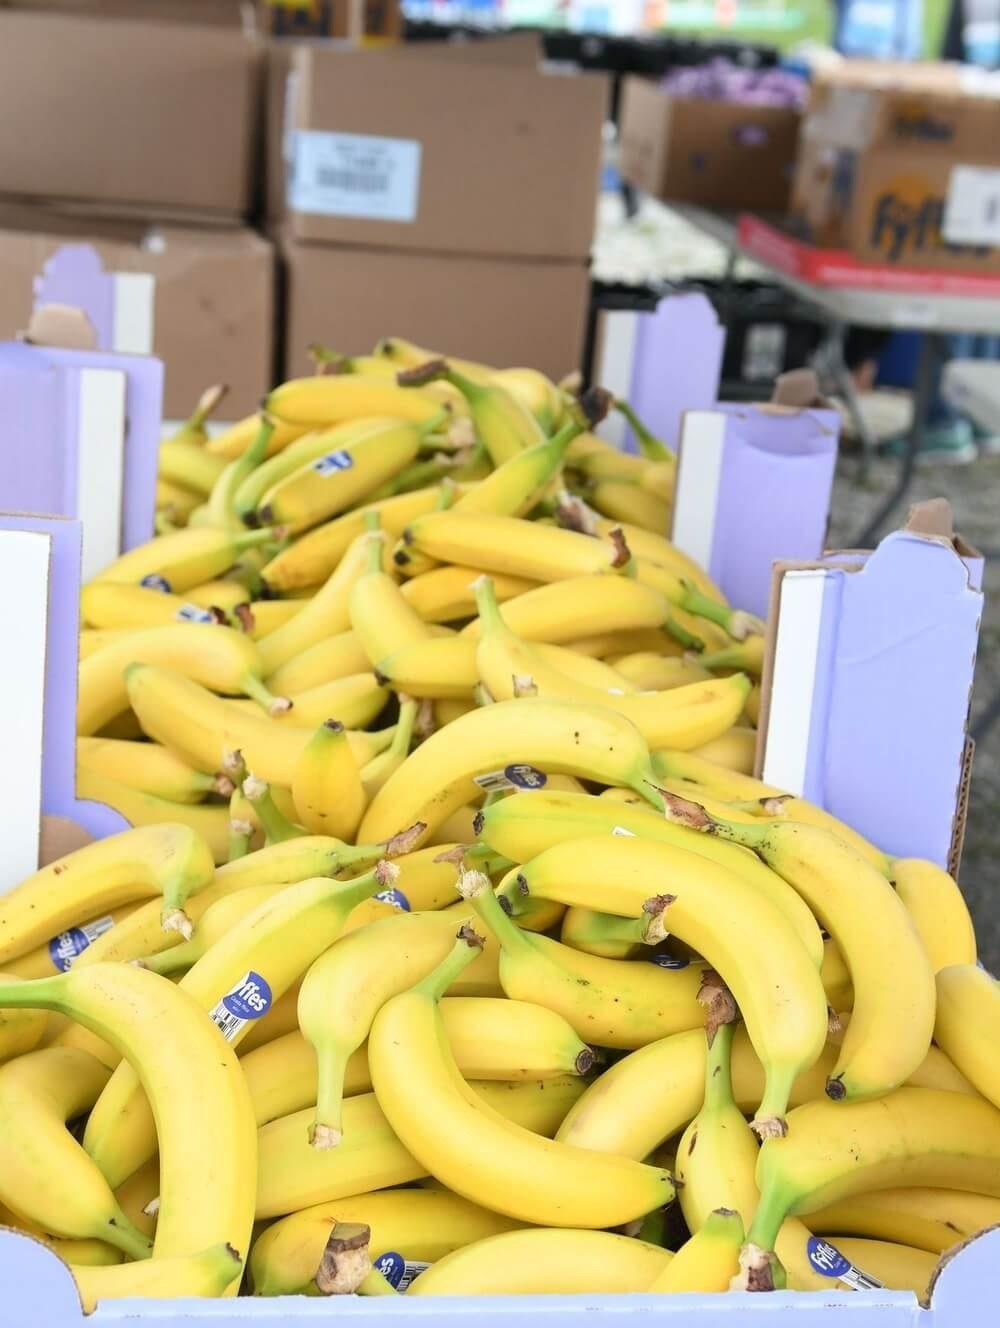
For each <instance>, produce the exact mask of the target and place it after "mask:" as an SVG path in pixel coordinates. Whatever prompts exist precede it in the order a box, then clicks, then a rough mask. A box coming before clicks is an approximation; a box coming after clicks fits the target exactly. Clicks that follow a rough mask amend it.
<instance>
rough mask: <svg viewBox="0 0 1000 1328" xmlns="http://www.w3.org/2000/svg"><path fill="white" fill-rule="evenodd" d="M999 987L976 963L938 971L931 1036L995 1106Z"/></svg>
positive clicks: (999, 1078) (999, 1085) (998, 1100)
mask: <svg viewBox="0 0 1000 1328" xmlns="http://www.w3.org/2000/svg"><path fill="white" fill-rule="evenodd" d="M998 1036H1000V988H998V986H997V984H996V982H995V981H994V979H993V978H991V977H990V975H989V974H988V973H987V972H985V971H984V970H983V969H981V968H978V967H977V966H976V965H975V964H955V965H953V966H952V967H951V968H943V969H941V971H940V972H939V973H938V975H937V1018H936V1022H935V1024H934V1040H935V1042H936V1043H937V1044H938V1046H939V1047H940V1048H941V1049H942V1050H943V1051H944V1052H945V1053H946V1054H947V1056H948V1057H949V1058H950V1059H951V1060H952V1061H953V1062H954V1064H955V1065H956V1066H957V1068H958V1069H959V1070H960V1071H961V1072H962V1074H964V1075H965V1077H966V1078H967V1079H968V1080H970V1082H971V1083H973V1084H974V1085H975V1087H976V1088H977V1089H978V1090H979V1092H980V1093H982V1095H983V1097H985V1098H987V1099H988V1100H989V1101H990V1102H992V1103H993V1105H994V1106H998V1105H1000V1073H998V1070H997V1065H996V1047H997V1037H998Z"/></svg>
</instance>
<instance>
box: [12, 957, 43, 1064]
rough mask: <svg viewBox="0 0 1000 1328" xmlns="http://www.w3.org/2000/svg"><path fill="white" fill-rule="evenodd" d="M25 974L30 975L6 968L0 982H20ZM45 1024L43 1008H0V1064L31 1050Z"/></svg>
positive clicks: (36, 1043)
mask: <svg viewBox="0 0 1000 1328" xmlns="http://www.w3.org/2000/svg"><path fill="white" fill-rule="evenodd" d="M15 962H16V961H15ZM27 976H32V975H29V974H24V975H22V974H19V973H14V972H11V971H10V970H9V969H8V970H6V971H5V972H3V973H0V983H8V982H21V981H23V980H24V978H25V977H27ZM47 1024H48V1015H47V1014H46V1013H45V1011H44V1010H30V1009H29V1010H21V1009H17V1010H4V1009H0V1065H2V1064H3V1063H4V1062H5V1061H11V1060H14V1059H15V1058H16V1057H18V1056H23V1055H24V1054H25V1053H26V1052H29V1051H33V1050H34V1049H35V1047H37V1046H38V1044H39V1042H41V1040H42V1038H43V1037H44V1036H45V1032H46V1027H47Z"/></svg>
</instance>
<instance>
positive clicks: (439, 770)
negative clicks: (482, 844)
mask: <svg viewBox="0 0 1000 1328" xmlns="http://www.w3.org/2000/svg"><path fill="white" fill-rule="evenodd" d="M133 704H134V702H133ZM514 753H516V758H515V760H514V761H512V760H511V757H512V755H513V754H514ZM536 766H537V767H538V768H539V769H540V770H542V771H552V772H553V773H555V774H569V775H579V776H581V777H583V778H585V779H594V780H597V781H598V782H600V783H605V784H621V785H623V786H625V787H627V788H632V789H634V790H635V791H636V792H637V793H639V794H640V795H641V796H642V797H644V798H646V799H647V800H648V801H649V802H651V804H652V805H653V806H656V805H657V804H658V801H659V795H658V794H657V793H656V791H655V790H654V789H653V787H652V786H651V785H650V783H649V782H648V771H649V758H648V753H647V749H646V746H645V744H644V743H643V741H642V738H641V736H640V734H639V732H638V730H637V729H636V728H635V727H634V726H633V725H632V724H630V723H629V721H628V720H627V719H624V718H622V717H621V716H620V715H616V714H615V713H614V712H613V711H611V710H607V709H605V708H602V707H598V706H588V705H578V704H572V703H569V702H563V701H543V700H541V699H535V698H530V699H524V700H519V701H500V702H498V703H497V704H496V705H489V706H486V707H484V708H483V709H481V710H474V711H470V713H469V714H467V715H463V716H462V717H461V718H460V719H457V720H455V722H454V723H453V724H449V725H448V727H447V728H446V729H439V730H438V732H437V733H434V734H432V735H431V736H430V737H429V738H428V739H427V740H426V742H424V743H423V744H422V745H421V746H420V747H418V748H417V750H416V751H415V752H414V753H413V754H412V755H411V756H410V758H409V759H408V760H407V761H405V762H404V764H403V765H402V766H401V767H400V768H399V769H398V770H397V771H396V773H395V774H394V775H392V776H391V777H390V779H389V780H388V781H387V782H386V783H385V784H384V785H383V786H382V788H381V789H380V790H379V792H378V793H376V795H375V797H374V798H373V799H372V801H371V804H370V806H369V807H368V810H367V811H366V812H365V815H364V817H363V818H362V821H361V825H360V827H359V830H358V834H359V835H360V837H361V838H362V839H363V840H365V841H370V840H371V839H372V838H373V837H374V838H376V839H382V838H387V837H388V836H389V835H392V834H395V833H396V831H397V830H399V829H401V828H402V826H403V825H404V824H405V825H412V824H413V823H414V822H415V821H417V820H420V821H423V822H424V823H425V824H426V826H427V828H428V831H433V830H434V829H435V828H436V827H437V826H439V825H440V824H441V823H442V821H444V820H445V818H446V817H448V816H449V815H450V814H451V813H452V812H453V811H456V810H457V809H458V808H459V807H461V806H463V805H464V804H465V803H467V802H469V801H471V800H472V799H474V798H475V797H476V796H477V795H478V794H479V793H480V792H481V791H482V785H481V784H479V783H477V776H478V777H479V779H482V778H483V777H484V776H485V775H486V774H487V773H488V772H495V771H503V770H510V771H513V773H514V774H515V775H516V776H517V780H524V779H529V780H531V781H532V782H535V781H537V780H538V772H537V771H536V769H535V767H536ZM514 782H516V781H514Z"/></svg>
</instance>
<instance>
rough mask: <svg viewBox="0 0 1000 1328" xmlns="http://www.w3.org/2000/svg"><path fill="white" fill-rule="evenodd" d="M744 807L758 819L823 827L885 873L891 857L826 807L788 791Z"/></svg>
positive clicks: (889, 866) (888, 867) (887, 870)
mask: <svg viewBox="0 0 1000 1328" xmlns="http://www.w3.org/2000/svg"><path fill="white" fill-rule="evenodd" d="M747 810H748V811H751V812H753V814H754V816H756V817H759V818H761V819H763V818H765V817H768V818H771V819H773V820H774V821H778V820H787V821H796V822H799V823H800V824H802V825H810V826H815V827H816V828H817V829H820V830H826V831H827V832H828V833H829V834H831V835H835V836H836V837H837V838H838V839H839V840H841V841H842V842H843V843H845V844H846V845H847V846H848V848H851V849H853V850H854V852H855V853H857V854H859V855H860V856H861V857H862V858H864V859H865V861H866V862H869V863H870V864H871V865H872V866H873V867H874V868H875V870H876V871H878V872H881V874H882V875H883V876H888V875H889V871H890V868H891V863H892V859H891V858H890V857H889V856H888V855H887V854H885V853H883V852H882V850H881V849H878V848H876V847H875V845H874V844H870V843H869V842H868V840H867V839H865V838H864V836H863V835H859V834H858V832H857V831H856V830H852V829H851V827H850V826H849V825H845V823H844V822H843V821H841V820H838V819H837V817H836V816H831V814H830V813H829V812H828V811H824V809H823V808H822V807H817V806H816V804H815V803H812V802H807V801H806V799H805V798H794V797H792V796H791V795H790V794H783V795H781V796H779V797H767V798H760V799H759V801H758V803H757V805H756V806H755V807H747Z"/></svg>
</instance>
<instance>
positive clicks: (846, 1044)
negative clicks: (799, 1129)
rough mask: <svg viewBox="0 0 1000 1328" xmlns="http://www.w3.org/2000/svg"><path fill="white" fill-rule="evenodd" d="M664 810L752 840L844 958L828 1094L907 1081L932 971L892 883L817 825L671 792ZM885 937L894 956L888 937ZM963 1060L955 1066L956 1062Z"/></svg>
mask: <svg viewBox="0 0 1000 1328" xmlns="http://www.w3.org/2000/svg"><path fill="white" fill-rule="evenodd" d="M667 802H668V807H669V809H670V810H669V813H668V814H670V815H671V816H673V817H674V818H675V819H677V818H680V819H682V820H684V821H685V822H686V823H687V824H690V825H693V826H696V827H698V828H701V829H705V830H708V831H709V832H710V833H712V834H719V835H720V836H721V837H722V838H724V839H728V840H729V841H731V842H732V843H736V844H742V845H744V846H745V847H748V848H752V849H754V851H755V852H756V853H758V854H759V856H760V857H761V858H763V860H764V861H765V862H766V863H767V864H768V865H769V866H770V867H771V868H772V869H773V870H774V871H776V872H777V873H778V874H779V875H780V876H781V877H782V878H783V879H784V880H786V881H787V882H788V883H789V885H791V886H793V888H794V889H795V890H797V891H798V893H799V894H800V895H801V896H802V898H803V899H804V900H805V901H806V903H807V904H809V906H810V908H811V909H812V910H813V912H814V913H815V915H816V917H817V918H818V920H819V921H820V922H821V923H822V924H823V926H824V927H825V928H826V929H827V931H828V932H829V933H830V935H831V936H832V937H833V939H834V940H835V941H836V943H837V946H838V948H839V949H840V951H841V953H842V954H843V956H844V959H845V960H846V962H847V967H848V969H849V970H850V974H851V982H852V984H853V987H854V1013H853V1017H852V1019H851V1023H850V1027H849V1028H848V1030H847V1033H846V1034H845V1036H844V1040H843V1043H842V1045H841V1049H840V1056H839V1057H838V1060H837V1065H836V1066H835V1067H834V1071H833V1074H832V1075H831V1076H830V1081H829V1083H828V1084H827V1092H828V1093H829V1095H830V1096H831V1097H833V1098H843V1097H874V1096H877V1095H878V1094H881V1093H885V1092H887V1091H888V1090H889V1089H892V1088H894V1087H896V1086H897V1085H898V1084H901V1083H904V1082H905V1081H906V1080H907V1079H908V1078H909V1076H910V1075H911V1074H912V1073H913V1071H914V1070H915V1069H916V1067H917V1066H918V1065H919V1064H920V1062H921V1061H922V1060H923V1059H924V1057H925V1056H926V1054H927V1048H928V1047H929V1046H930V1042H931V1034H932V1033H933V1031H934V974H933V973H932V971H931V967H930V963H929V961H928V958H927V952H926V950H925V949H924V946H923V942H922V941H921V940H920V937H919V935H918V933H917V930H916V928H915V927H914V925H913V923H912V921H911V920H910V916H909V914H908V913H907V911H906V908H905V906H904V904H903V903H902V901H901V900H900V899H899V898H898V896H897V895H896V893H895V891H894V890H893V888H892V886H891V885H890V884H889V882H888V881H887V880H886V879H885V877H884V876H883V875H881V873H880V872H878V871H877V870H875V868H873V867H872V866H871V865H870V864H869V863H868V862H866V861H865V859H864V858H862V857H861V855H860V854H858V853H856V852H855V851H854V850H853V849H852V848H851V847H850V846H849V845H847V844H846V843H844V842H843V841H841V840H839V839H837V838H835V837H834V836H833V835H832V834H828V833H827V832H826V831H825V830H820V829H818V828H816V827H815V826H810V825H804V824H795V823H784V822H780V821H771V822H769V823H768V824H766V825H761V826H750V825H745V824H736V823H735V822H731V821H726V822H723V821H721V820H718V819H716V818H715V817H714V816H709V815H708V814H707V813H706V812H705V811H704V810H703V809H702V808H700V807H698V805H697V804H696V803H689V802H685V801H684V799H679V798H676V797H674V796H673V795H672V794H668V795H667ZM886 936H891V937H892V938H893V941H892V963H891V965H890V964H887V963H886V956H885V951H884V939H883V938H884V937H886ZM959 1068H961V1067H959Z"/></svg>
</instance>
